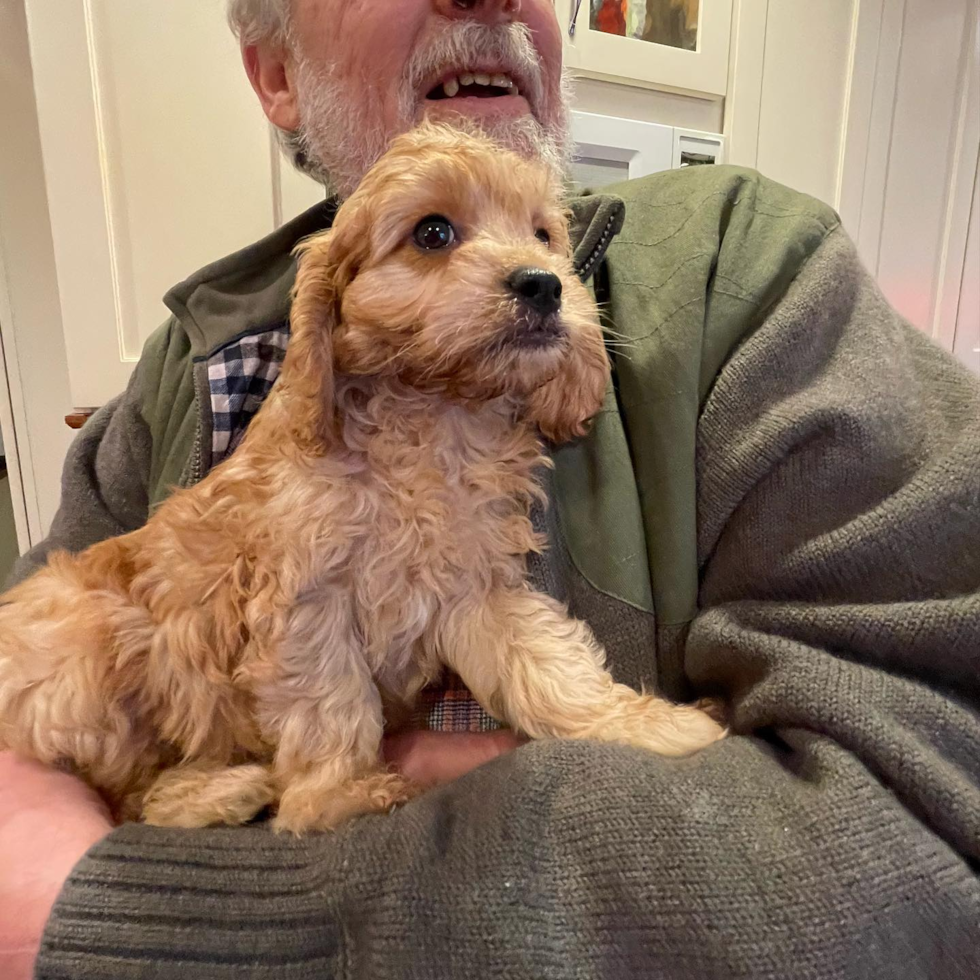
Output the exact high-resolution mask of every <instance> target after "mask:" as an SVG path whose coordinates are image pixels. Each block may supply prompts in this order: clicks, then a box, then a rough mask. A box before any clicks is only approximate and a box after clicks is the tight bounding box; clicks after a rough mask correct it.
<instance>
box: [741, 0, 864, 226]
mask: <svg viewBox="0 0 980 980" xmlns="http://www.w3.org/2000/svg"><path fill="white" fill-rule="evenodd" d="M860 2H861V0H820V2H819V3H813V2H812V0H736V2H735V9H734V12H733V28H732V55H731V71H730V74H729V93H730V97H729V98H728V100H727V102H726V106H725V132H726V135H727V136H728V143H729V147H728V159H729V162H730V163H736V164H740V165H742V166H746V167H755V168H756V169H758V170H760V171H761V172H762V173H764V174H765V175H766V176H767V177H772V178H773V179H774V180H778V181H780V182H781V183H784V184H788V185H789V186H791V187H794V188H796V189H797V190H801V191H804V192H805V193H807V194H812V195H813V196H814V197H817V198H819V199H820V200H822V201H824V202H826V203H827V204H830V205H831V206H832V207H836V206H837V203H838V184H839V177H840V155H841V147H842V144H843V140H844V126H845V120H846V106H847V97H848V83H849V77H850V61H851V58H850V53H851V38H852V32H853V23H854V12H855V9H856V5H857V4H859V3H860Z"/></svg>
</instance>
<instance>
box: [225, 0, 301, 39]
mask: <svg viewBox="0 0 980 980" xmlns="http://www.w3.org/2000/svg"><path fill="white" fill-rule="evenodd" d="M289 4H290V0H228V23H229V24H230V25H231V29H232V30H233V31H234V32H235V34H237V35H238V40H239V41H240V42H241V43H242V44H257V43H258V42H259V41H267V40H273V41H286V40H287V38H288V32H289Z"/></svg>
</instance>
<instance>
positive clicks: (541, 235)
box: [534, 228, 551, 245]
mask: <svg viewBox="0 0 980 980" xmlns="http://www.w3.org/2000/svg"><path fill="white" fill-rule="evenodd" d="M534 237H535V238H536V239H537V240H538V241H539V242H544V243H545V245H550V244H551V235H549V234H548V232H547V230H546V229H545V228H539V229H538V230H537V231H536V232H535V233H534Z"/></svg>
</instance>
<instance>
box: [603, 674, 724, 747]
mask: <svg viewBox="0 0 980 980" xmlns="http://www.w3.org/2000/svg"><path fill="white" fill-rule="evenodd" d="M619 690H620V696H619V698H618V699H617V703H616V704H615V707H614V708H613V709H612V710H610V711H609V712H608V714H607V715H606V717H605V718H604V719H603V720H602V721H601V722H600V723H599V724H598V725H597V726H596V727H595V729H594V730H593V731H592V732H590V733H589V736H588V737H591V738H599V739H601V740H602V741H604V742H621V743H623V744H625V745H634V746H636V747H637V748H640V749H646V750H647V751H648V752H656V753H657V754H658V755H665V756H675V757H676V756H684V755H691V754H692V753H694V752H698V751H700V750H701V749H703V748H706V747H707V746H709V745H711V744H712V742H717V741H718V740H719V739H722V738H724V737H725V735H726V734H727V732H726V729H725V728H724V727H723V726H722V725H720V724H719V723H718V721H716V720H715V718H713V717H711V715H709V714H708V713H707V712H706V711H703V710H701V708H700V707H697V706H696V705H692V704H673V703H671V702H670V701H665V700H664V699H663V698H658V697H655V696H652V695H641V694H636V693H635V692H634V691H630V690H629V689H626V688H621V687H620V689H619Z"/></svg>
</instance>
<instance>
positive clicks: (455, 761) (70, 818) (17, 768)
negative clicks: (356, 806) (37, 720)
mask: <svg viewBox="0 0 980 980" xmlns="http://www.w3.org/2000/svg"><path fill="white" fill-rule="evenodd" d="M520 744H521V740H520V739H519V738H518V737H517V736H516V735H514V734H513V732H509V731H497V732H480V733H476V734H462V733H442V732H429V731H411V732H403V733H401V734H399V735H393V736H391V737H390V738H387V739H385V744H384V758H385V760H386V761H387V762H388V763H389V764H390V765H392V766H393V767H394V768H396V769H398V770H400V771H401V772H403V773H404V774H405V775H406V776H408V777H409V778H410V779H412V780H413V781H414V782H416V783H418V784H419V785H420V786H424V787H426V788H428V787H432V786H437V785H439V784H441V783H448V782H451V781H452V780H454V779H456V778H457V777H458V776H462V775H463V774H464V773H467V772H469V771H470V770H471V769H475V768H476V767H477V766H479V765H481V764H482V763H484V762H489V761H490V760H491V759H494V758H496V757H497V756H498V755H502V754H503V753H505V752H509V751H510V750H511V749H514V748H516V747H517V746H518V745H520ZM110 830H112V821H111V820H110V817H109V811H108V808H107V807H106V805H105V803H104V802H103V801H102V800H101V799H100V798H99V796H98V794H97V793H95V792H94V791H93V790H91V789H90V788H89V787H88V786H86V785H85V783H83V782H82V781H81V780H80V779H77V778H76V777H74V776H69V775H68V774H66V773H63V772H57V771H55V770H53V769H48V768H47V767H45V766H42V765H41V764H40V763H37V762H33V761H31V760H28V759H24V758H22V757H21V756H18V755H16V754H14V753H13V752H0V977H3V978H4V980H30V977H31V975H32V973H33V970H34V961H35V959H36V958H37V951H38V948H39V946H40V943H41V934H42V933H43V931H44V925H45V923H46V922H47V919H48V915H49V914H50V913H51V909H52V907H53V906H54V903H55V900H56V899H57V897H58V893H59V892H60V891H61V888H62V886H63V885H64V883H65V881H66V880H67V878H68V875H69V874H71V870H72V868H73V867H74V866H75V865H76V864H77V863H78V861H79V859H80V858H81V857H82V855H84V854H85V852H86V851H87V850H88V849H89V848H90V847H91V846H92V845H93V844H95V843H97V842H98V841H100V840H102V838H103V837H105V836H106V834H108V833H109V831H110Z"/></svg>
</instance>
